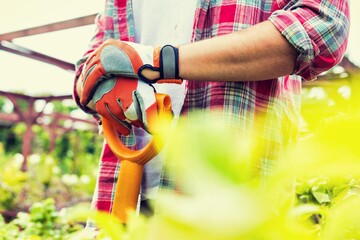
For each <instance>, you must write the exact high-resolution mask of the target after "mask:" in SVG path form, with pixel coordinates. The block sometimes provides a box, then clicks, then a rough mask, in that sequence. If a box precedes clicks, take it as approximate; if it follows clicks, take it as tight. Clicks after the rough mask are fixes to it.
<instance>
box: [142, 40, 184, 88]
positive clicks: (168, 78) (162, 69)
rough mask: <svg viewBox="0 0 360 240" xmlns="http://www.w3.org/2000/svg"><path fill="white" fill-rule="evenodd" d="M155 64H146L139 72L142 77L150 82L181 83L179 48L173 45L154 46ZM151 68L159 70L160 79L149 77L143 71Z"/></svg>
mask: <svg viewBox="0 0 360 240" xmlns="http://www.w3.org/2000/svg"><path fill="white" fill-rule="evenodd" d="M153 54H154V55H153V61H154V62H153V65H150V64H145V65H143V66H142V67H141V68H140V69H139V72H138V75H139V77H140V79H142V80H143V81H145V82H148V83H177V84H181V83H182V79H181V78H180V76H179V50H178V48H176V47H174V46H172V45H165V46H163V47H158V48H154V52H153ZM144 69H151V70H153V71H157V72H159V75H160V76H159V78H158V79H147V78H146V77H145V76H144V75H143V74H142V71H143V70H144Z"/></svg>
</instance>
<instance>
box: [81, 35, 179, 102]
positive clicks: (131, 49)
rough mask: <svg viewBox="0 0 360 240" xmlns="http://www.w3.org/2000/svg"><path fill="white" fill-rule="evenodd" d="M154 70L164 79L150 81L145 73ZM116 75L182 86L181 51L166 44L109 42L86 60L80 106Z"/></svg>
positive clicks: (111, 40) (110, 40)
mask: <svg viewBox="0 0 360 240" xmlns="http://www.w3.org/2000/svg"><path fill="white" fill-rule="evenodd" d="M146 70H148V71H152V72H155V73H157V74H158V75H159V76H160V77H157V78H156V79H148V78H146V77H145V76H144V75H143V73H144V71H146ZM112 76H123V77H128V78H135V79H138V78H140V79H141V80H143V81H144V82H147V83H150V84H151V83H156V82H158V83H179V84H180V83H181V82H182V80H181V79H179V67H178V50H177V48H175V47H173V46H170V45H166V46H164V47H162V48H153V47H151V46H144V45H141V44H136V43H130V42H122V41H119V40H114V39H109V40H107V41H105V42H104V43H103V44H102V45H101V46H100V47H99V48H97V49H96V50H95V51H94V52H93V53H92V54H91V55H90V56H89V58H88V59H87V60H86V62H85V65H84V68H83V73H82V77H81V81H82V94H81V97H80V103H81V104H82V105H83V106H86V105H87V104H88V103H89V102H90V100H91V99H92V96H93V94H94V92H95V90H96V88H97V87H98V85H99V84H100V83H101V82H103V81H104V80H106V79H108V78H110V77H112Z"/></svg>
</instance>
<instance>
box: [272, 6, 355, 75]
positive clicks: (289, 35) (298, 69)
mask: <svg viewBox="0 0 360 240" xmlns="http://www.w3.org/2000/svg"><path fill="white" fill-rule="evenodd" d="M277 3H278V7H279V10H277V11H275V12H273V14H272V15H271V16H270V18H269V20H270V21H271V22H272V23H273V24H274V25H275V27H276V28H277V29H278V30H279V31H280V32H281V34H282V35H283V36H284V37H285V38H286V39H287V40H288V41H289V43H290V44H291V45H293V46H294V47H295V48H296V50H297V51H298V53H299V55H298V58H297V60H296V65H295V70H294V74H297V75H300V76H302V77H303V78H304V79H305V80H314V79H316V77H317V76H318V75H319V74H320V73H322V72H324V71H326V70H329V69H330V68H331V67H333V66H335V65H336V64H338V63H339V62H340V61H341V59H342V58H343V56H344V54H345V51H346V47H347V40H348V34H349V4H348V1H347V0H327V1H324V0H303V1H301V0H300V1H294V0H292V1H289V0H278V1H277Z"/></svg>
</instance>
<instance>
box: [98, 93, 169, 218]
mask: <svg viewBox="0 0 360 240" xmlns="http://www.w3.org/2000/svg"><path fill="white" fill-rule="evenodd" d="M155 96H156V102H157V108H158V120H159V121H158V123H149V124H159V123H161V124H165V125H166V124H169V123H170V121H171V119H172V106H171V99H170V96H169V95H166V94H161V93H155ZM102 124H103V131H104V137H105V139H106V141H107V143H108V145H109V147H110V149H111V150H112V152H113V153H114V154H115V156H116V157H117V158H118V159H119V161H121V167H120V171H119V176H118V180H117V184H116V190H115V197H114V202H113V207H112V211H111V214H112V215H114V216H116V217H118V218H119V219H120V221H121V222H122V223H123V224H126V222H127V215H128V212H129V211H135V210H136V207H137V202H138V197H139V193H140V186H141V180H142V175H143V168H144V164H145V163H147V162H148V161H150V160H151V159H152V158H153V157H155V156H156V155H157V154H158V153H159V151H160V150H161V149H162V148H163V146H164V142H163V141H162V140H161V137H160V136H159V135H158V134H154V135H153V136H152V138H151V140H150V141H149V143H148V144H147V145H146V146H145V147H144V148H142V149H140V150H132V149H129V148H127V147H126V146H125V145H124V144H123V143H122V142H121V139H120V138H119V135H118V132H117V131H116V129H115V128H114V127H113V126H112V125H111V124H110V123H109V122H108V121H107V120H106V119H105V118H103V119H102Z"/></svg>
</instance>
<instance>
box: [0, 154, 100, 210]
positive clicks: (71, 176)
mask: <svg viewBox="0 0 360 240" xmlns="http://www.w3.org/2000/svg"><path fill="white" fill-rule="evenodd" d="M81 160H82V161H73V162H72V165H71V166H70V168H71V169H77V168H81V167H82V166H86V167H85V169H82V170H78V171H74V172H69V171H62V169H61V168H60V166H61V162H62V161H61V160H59V159H56V158H54V157H52V156H51V155H38V154H33V155H30V156H29V158H28V168H29V169H28V171H26V172H22V171H21V164H22V161H23V157H22V155H21V154H16V155H14V156H7V155H0V168H1V169H2V173H1V174H0V210H11V211H19V210H26V209H28V207H29V206H31V205H32V204H33V203H34V202H38V201H41V200H42V199H46V198H48V197H51V198H54V199H55V201H56V204H57V206H59V207H63V206H68V205H69V204H70V203H76V202H81V201H87V202H88V201H89V200H90V199H91V196H92V193H93V191H94V187H95V179H96V169H97V158H96V159H95V157H94V156H92V155H89V154H86V155H84V157H83V158H82V159H81ZM84 162H85V163H84ZM77 163H81V165H76V164H77Z"/></svg>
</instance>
